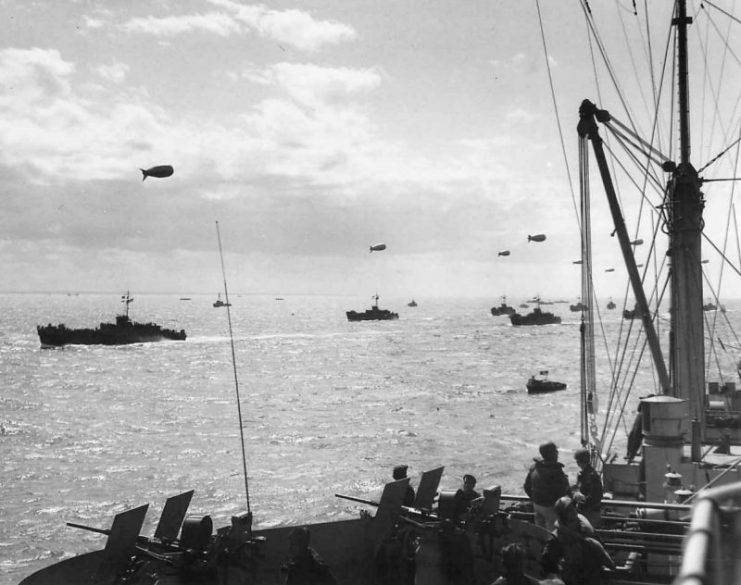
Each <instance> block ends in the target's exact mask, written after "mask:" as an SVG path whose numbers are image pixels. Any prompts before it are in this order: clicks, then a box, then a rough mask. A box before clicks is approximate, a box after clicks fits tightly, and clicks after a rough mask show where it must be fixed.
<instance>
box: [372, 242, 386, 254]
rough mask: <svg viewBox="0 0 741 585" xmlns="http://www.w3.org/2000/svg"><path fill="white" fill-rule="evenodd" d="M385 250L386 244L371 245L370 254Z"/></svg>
mask: <svg viewBox="0 0 741 585" xmlns="http://www.w3.org/2000/svg"><path fill="white" fill-rule="evenodd" d="M385 249H386V244H373V245H372V246H371V247H370V251H371V252H380V251H381V250H385Z"/></svg>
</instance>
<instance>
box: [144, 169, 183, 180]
mask: <svg viewBox="0 0 741 585" xmlns="http://www.w3.org/2000/svg"><path fill="white" fill-rule="evenodd" d="M139 170H140V171H141V172H142V181H143V180H145V179H146V178H147V177H157V178H158V179H164V178H165V177H169V176H170V175H172V173H174V172H175V170H174V169H173V168H172V167H171V166H170V165H158V166H156V167H152V168H149V169H139Z"/></svg>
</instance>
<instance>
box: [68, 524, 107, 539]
mask: <svg viewBox="0 0 741 585" xmlns="http://www.w3.org/2000/svg"><path fill="white" fill-rule="evenodd" d="M67 526H71V527H72V528H81V529H82V530H87V531H88V532H97V533H98V534H105V535H106V536H108V535H110V534H111V531H110V530H104V529H102V528H93V527H92V526H85V525H84V524H75V523H74V522H67Z"/></svg>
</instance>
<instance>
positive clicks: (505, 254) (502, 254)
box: [497, 250, 509, 256]
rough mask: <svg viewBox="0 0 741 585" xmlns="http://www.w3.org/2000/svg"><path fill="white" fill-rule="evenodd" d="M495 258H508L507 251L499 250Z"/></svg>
mask: <svg viewBox="0 0 741 585" xmlns="http://www.w3.org/2000/svg"><path fill="white" fill-rule="evenodd" d="M497 256H509V250H500V251H499V252H498V253H497Z"/></svg>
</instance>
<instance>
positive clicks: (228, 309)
mask: <svg viewBox="0 0 741 585" xmlns="http://www.w3.org/2000/svg"><path fill="white" fill-rule="evenodd" d="M216 237H217V239H218V240H219V258H220V260H221V275H222V277H223V278H224V300H225V302H226V318H227V320H228V321H229V343H230V345H231V348H232V369H233V370H234V390H235V392H236V394H237V416H239V439H240V440H239V443H240V445H241V446H242V471H243V473H244V493H245V496H246V498H247V512H248V513H250V514H251V513H252V512H251V510H250V486H249V482H248V480H247V455H246V453H245V450H244V425H243V422H242V402H241V400H240V399H239V377H238V376H237V355H236V353H235V351H234V333H233V331H232V313H231V303H230V302H229V289H228V287H227V285H226V270H225V269H224V251H223V249H222V247H221V231H220V230H219V222H218V221H217V222H216Z"/></svg>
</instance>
